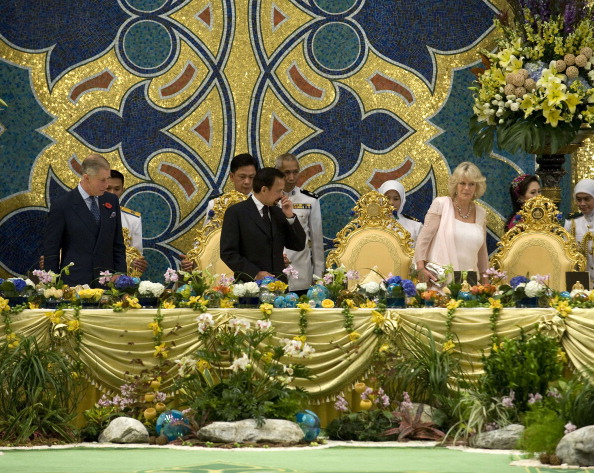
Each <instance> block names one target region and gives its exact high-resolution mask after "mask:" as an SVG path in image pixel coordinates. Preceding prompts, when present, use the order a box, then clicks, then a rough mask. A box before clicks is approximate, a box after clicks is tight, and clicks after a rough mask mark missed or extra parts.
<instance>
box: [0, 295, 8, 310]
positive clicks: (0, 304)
mask: <svg viewBox="0 0 594 473" xmlns="http://www.w3.org/2000/svg"><path fill="white" fill-rule="evenodd" d="M5 310H10V305H8V299H4V297H0V312H3V311H5Z"/></svg>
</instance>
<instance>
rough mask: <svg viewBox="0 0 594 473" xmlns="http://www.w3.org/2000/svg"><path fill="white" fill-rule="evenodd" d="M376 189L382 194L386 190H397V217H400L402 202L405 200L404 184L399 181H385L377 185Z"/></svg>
mask: <svg viewBox="0 0 594 473" xmlns="http://www.w3.org/2000/svg"><path fill="white" fill-rule="evenodd" d="M377 191H378V192H379V193H380V194H384V195H385V194H386V192H388V191H396V192H398V194H399V195H400V208H399V209H398V217H400V212H402V209H403V208H404V203H405V202H406V192H405V191H404V186H403V185H402V184H401V183H400V182H399V181H386V182H384V183H383V184H382V185H381V186H380V187H379V189H378V190H377Z"/></svg>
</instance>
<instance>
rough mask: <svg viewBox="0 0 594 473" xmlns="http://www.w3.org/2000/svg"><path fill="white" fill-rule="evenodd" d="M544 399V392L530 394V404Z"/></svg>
mask: <svg viewBox="0 0 594 473" xmlns="http://www.w3.org/2000/svg"><path fill="white" fill-rule="evenodd" d="M538 401H542V394H540V393H536V394H532V393H530V394H528V404H534V403H535V402H538Z"/></svg>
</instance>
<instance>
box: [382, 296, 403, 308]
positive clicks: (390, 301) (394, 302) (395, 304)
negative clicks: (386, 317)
mask: <svg viewBox="0 0 594 473" xmlns="http://www.w3.org/2000/svg"><path fill="white" fill-rule="evenodd" d="M386 307H387V308H388V309H404V308H406V299H405V298H404V297H388V298H386Z"/></svg>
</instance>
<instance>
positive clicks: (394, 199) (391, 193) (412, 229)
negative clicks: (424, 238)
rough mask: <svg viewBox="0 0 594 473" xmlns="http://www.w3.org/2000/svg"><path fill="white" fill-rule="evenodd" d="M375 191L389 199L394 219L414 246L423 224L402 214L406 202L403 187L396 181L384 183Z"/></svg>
mask: <svg viewBox="0 0 594 473" xmlns="http://www.w3.org/2000/svg"><path fill="white" fill-rule="evenodd" d="M377 191H378V192H379V193H380V194H383V195H385V196H386V197H387V198H388V199H390V203H391V204H392V207H394V211H393V212H392V214H393V215H394V218H395V219H396V220H398V223H399V224H400V225H402V226H403V227H404V228H405V229H406V230H407V231H408V233H410V236H411V238H412V241H413V244H414V243H415V242H416V241H417V236H419V232H420V231H421V228H422V227H423V224H422V223H421V222H419V221H418V220H416V219H414V218H413V217H409V216H407V215H404V214H403V213H402V209H403V208H404V203H405V202H406V192H405V191H404V186H403V185H402V184H401V183H400V182H398V181H386V182H384V183H383V184H382V185H381V186H380V188H379V189H378V190H377Z"/></svg>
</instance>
